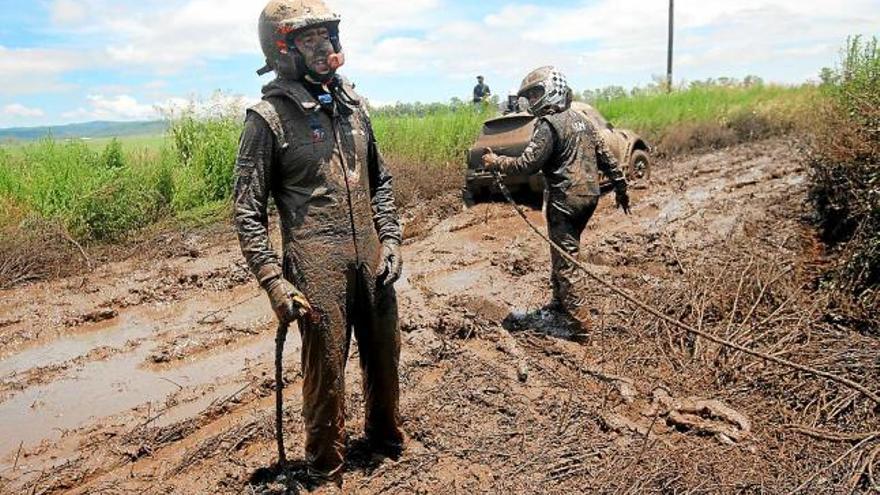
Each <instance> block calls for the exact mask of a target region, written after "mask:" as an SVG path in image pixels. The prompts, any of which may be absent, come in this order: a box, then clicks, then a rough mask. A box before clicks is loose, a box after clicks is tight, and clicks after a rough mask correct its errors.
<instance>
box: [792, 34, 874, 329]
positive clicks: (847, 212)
mask: <svg viewBox="0 0 880 495" xmlns="http://www.w3.org/2000/svg"><path fill="white" fill-rule="evenodd" d="M823 80H824V83H823V85H822V91H823V93H824V94H826V95H827V96H828V99H827V103H826V104H824V105H823V106H822V107H821V108H820V109H819V110H820V113H821V117H822V118H821V119H819V125H817V126H816V128H815V131H814V133H813V134H812V139H811V150H810V151H811V152H810V155H809V158H808V163H809V165H810V169H811V172H812V174H811V190H810V198H811V199H812V202H813V204H814V205H815V210H816V215H817V220H818V222H819V226H820V229H821V233H822V237H823V239H824V240H825V241H826V242H828V243H829V244H830V245H831V246H832V247H833V249H834V253H835V254H837V255H838V261H837V263H836V266H835V269H834V271H833V273H832V274H831V276H830V278H829V282H830V283H831V284H832V285H833V286H834V287H835V288H838V289H841V290H842V291H844V292H845V293H848V294H851V295H853V296H854V297H855V300H856V302H857V303H858V306H859V307H860V308H861V309H862V310H864V312H863V313H862V314H863V315H864V316H866V317H867V318H869V319H873V322H874V324H875V326H874V328H875V329H876V328H877V327H876V323H877V322H878V320H880V45H878V40H877V38H872V39H864V38H861V37H854V38H851V39H849V40H848V41H847V45H846V49H845V51H844V52H843V56H842V61H841V63H840V66H839V67H838V68H837V69H836V70H826V71H824V72H823Z"/></svg>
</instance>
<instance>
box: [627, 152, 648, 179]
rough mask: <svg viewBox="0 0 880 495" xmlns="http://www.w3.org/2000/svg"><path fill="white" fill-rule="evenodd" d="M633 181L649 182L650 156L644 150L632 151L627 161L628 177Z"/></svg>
mask: <svg viewBox="0 0 880 495" xmlns="http://www.w3.org/2000/svg"><path fill="white" fill-rule="evenodd" d="M627 179H630V180H633V181H645V182H647V181H649V180H650V179H651V155H649V154H648V153H647V152H646V151H644V150H635V151H633V154H632V158H630V161H629V175H628V177H627Z"/></svg>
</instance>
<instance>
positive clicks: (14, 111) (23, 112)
mask: <svg viewBox="0 0 880 495" xmlns="http://www.w3.org/2000/svg"><path fill="white" fill-rule="evenodd" d="M3 115H5V116H7V117H21V118H37V117H43V116H44V115H46V112H44V111H43V110H41V109H39V108H30V107H26V106H24V105H22V104H20V103H12V104H10V105H6V106H5V107H3Z"/></svg>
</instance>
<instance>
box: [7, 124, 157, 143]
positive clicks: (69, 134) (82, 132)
mask: <svg viewBox="0 0 880 495" xmlns="http://www.w3.org/2000/svg"><path fill="white" fill-rule="evenodd" d="M167 127H168V124H167V122H165V121H163V120H153V121H148V122H106V121H96V122H85V123H82V124H68V125H59V126H50V127H13V128H9V129H0V142H2V141H33V140H35V139H40V138H43V137H46V136H52V137H54V138H56V139H78V138H106V137H124V136H141V135H146V134H162V133H164V132H165V130H166V129H167Z"/></svg>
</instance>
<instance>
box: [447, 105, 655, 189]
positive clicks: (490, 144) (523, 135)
mask: <svg viewBox="0 0 880 495" xmlns="http://www.w3.org/2000/svg"><path fill="white" fill-rule="evenodd" d="M572 108H574V109H575V110H577V111H579V112H581V113H582V114H584V116H586V117H587V119H589V120H590V121H591V122H592V123H593V124H594V125H595V126H596V128H597V129H599V133H600V134H601V135H602V138H603V139H604V140H605V142H606V143H607V144H608V147H609V148H610V149H611V152H612V153H614V156H616V157H617V160H618V162H619V163H620V164H621V167H622V168H623V171H624V173H625V174H626V178H627V180H629V181H633V182H639V181H647V180H648V179H650V177H651V154H650V153H651V148H650V146H649V145H648V143H647V142H646V141H645V140H644V139H642V137H641V136H639V135H638V134H636V133H635V132H633V131H630V130H627V129H617V128H615V127H614V126H613V125H611V123H609V122H608V121H607V120H605V118H604V117H602V115H601V114H600V113H599V112H598V111H597V110H596V109H595V108H593V107H592V106H590V105H588V104H586V103H581V102H575V103H572ZM534 126H535V117H534V116H533V115H531V114H529V113H526V112H514V113H509V114H507V115H503V116H501V117H496V118H492V119H489V120H487V121H486V122H484V123H483V130H482V132H480V136H479V137H478V138H477V141H476V142H475V143H474V145H473V147H471V149H470V150H468V152H467V172H466V176H465V187H464V199H465V202H466V203H472V202H474V201H479V200H480V199H482V198H485V197H486V196H488V195H489V194H492V193H498V192H500V191H498V186H497V185H496V184H495V179H494V178H493V176H492V174H491V173H490V172H488V171H487V170H485V169H484V168H483V161H482V157H483V153H484V152H485V150H486V148H492V150H493V151H494V152H495V153H498V154H499V155H507V156H519V155H520V154H521V153H522V152H523V150H524V149H525V147H526V146H527V145H528V143H529V140H530V139H531V137H532V130H533V129H534ZM600 179H602V180H603V182H602V184H601V186H602V190H603V191H606V190H608V189H609V188H610V183H608V181H607V179H606V178H605V177H604V176H603V177H600ZM504 184H505V185H506V186H507V187H508V189H510V190H511V191H512V192H517V191H522V190H525V189H528V190H531V191H534V192H540V191H543V190H544V175H543V174H542V173H541V172H537V173H535V174H532V175H505V176H504Z"/></svg>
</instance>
